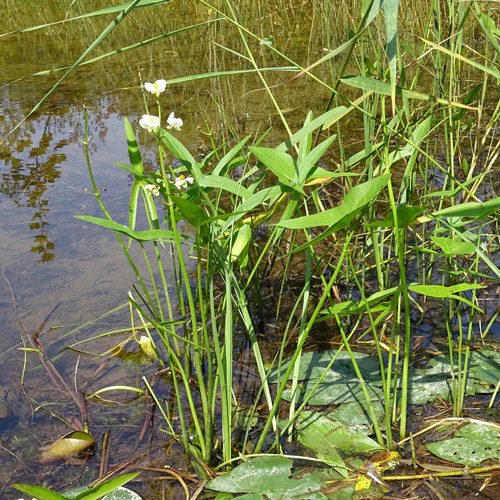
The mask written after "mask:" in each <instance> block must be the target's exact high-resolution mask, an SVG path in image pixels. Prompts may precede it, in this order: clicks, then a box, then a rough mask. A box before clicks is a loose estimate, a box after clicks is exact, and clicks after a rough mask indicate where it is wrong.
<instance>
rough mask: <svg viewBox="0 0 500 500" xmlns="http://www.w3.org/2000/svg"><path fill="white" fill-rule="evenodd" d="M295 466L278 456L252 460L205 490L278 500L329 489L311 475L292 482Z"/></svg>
mask: <svg viewBox="0 0 500 500" xmlns="http://www.w3.org/2000/svg"><path fill="white" fill-rule="evenodd" d="M292 465H293V462H292V460H290V459H289V458H285V457H282V456H279V455H274V456H273V455H271V456H264V457H257V458H252V459H251V460H249V461H248V462H243V463H242V464H241V465H238V467H235V468H234V469H233V470H232V471H230V472H228V473H226V474H223V475H222V476H218V477H216V478H215V479H212V480H211V481H209V482H208V483H207V485H206V488H208V489H210V490H215V491H222V492H227V493H263V494H265V495H266V497H267V498H269V499H271V500H278V499H280V498H281V499H283V498H290V499H291V498H303V499H306V498H310V497H309V496H308V494H309V493H312V492H319V491H320V490H321V489H322V488H324V487H325V486H326V485H325V483H323V482H322V481H321V480H320V479H319V478H318V477H316V476H314V475H312V474H306V475H304V476H302V477H301V478H300V479H290V475H291V468H292ZM270 479H271V480H270ZM315 498H324V499H325V500H326V498H327V497H325V496H324V495H323V496H321V497H315Z"/></svg>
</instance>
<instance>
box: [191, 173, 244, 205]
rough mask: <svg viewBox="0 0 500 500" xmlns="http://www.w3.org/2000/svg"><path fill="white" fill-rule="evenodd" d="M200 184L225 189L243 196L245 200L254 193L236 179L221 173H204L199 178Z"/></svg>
mask: <svg viewBox="0 0 500 500" xmlns="http://www.w3.org/2000/svg"><path fill="white" fill-rule="evenodd" d="M199 185H200V186H202V187H213V188H219V189H223V190H224V191H227V192H229V193H233V194H235V195H236V196H241V197H242V198H243V199H244V200H246V199H248V198H250V197H251V196H252V193H251V192H250V191H248V189H246V188H245V187H244V186H243V185H242V184H240V183H239V182H236V181H234V180H233V179H228V178H227V177H222V176H219V175H214V174H209V175H204V176H202V177H201V178H200V179H199Z"/></svg>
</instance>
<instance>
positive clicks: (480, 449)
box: [426, 422, 500, 466]
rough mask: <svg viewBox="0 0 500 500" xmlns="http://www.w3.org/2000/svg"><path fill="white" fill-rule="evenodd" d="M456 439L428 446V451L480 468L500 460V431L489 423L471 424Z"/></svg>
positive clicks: (449, 459) (463, 428)
mask: <svg viewBox="0 0 500 500" xmlns="http://www.w3.org/2000/svg"><path fill="white" fill-rule="evenodd" d="M455 436H456V437H453V438H450V439H444V440H442V441H436V442H434V443H429V444H427V445H426V447H427V449H428V450H429V451H430V452H432V453H434V455H437V456H438V457H440V458H442V459H444V460H448V461H449V462H453V463H457V464H462V465H468V466H479V465H481V463H482V462H484V461H486V460H492V459H493V460H497V461H498V460H500V429H499V428H498V427H497V426H495V425H490V424H489V423H488V422H484V424H483V423H479V422H471V423H469V424H468V425H466V426H464V427H462V428H461V429H460V430H458V431H457V432H456V434H455Z"/></svg>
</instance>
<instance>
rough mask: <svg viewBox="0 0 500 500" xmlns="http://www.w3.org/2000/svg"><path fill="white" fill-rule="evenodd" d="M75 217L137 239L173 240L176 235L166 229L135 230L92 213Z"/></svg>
mask: <svg viewBox="0 0 500 500" xmlns="http://www.w3.org/2000/svg"><path fill="white" fill-rule="evenodd" d="M75 217H76V218H77V219H81V220H84V221H86V222H91V223H92V224H97V225H98V226H102V227H105V228H108V229H112V230H113V231H118V232H119V233H122V234H125V235H126V236H129V237H130V238H132V239H134V240H137V241H158V240H171V239H172V238H173V237H174V233H173V232H172V231H168V230H166V229H149V230H146V231H134V230H132V229H130V228H129V227H128V226H125V225H123V224H119V223H118V222H114V221H111V220H109V219H101V218H100V217H93V216H91V215H75Z"/></svg>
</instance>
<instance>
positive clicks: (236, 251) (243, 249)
mask: <svg viewBox="0 0 500 500" xmlns="http://www.w3.org/2000/svg"><path fill="white" fill-rule="evenodd" d="M251 238H252V229H251V228H250V226H249V225H248V224H243V225H242V226H241V227H240V229H239V230H238V234H237V236H236V240H235V241H234V243H233V246H232V247H231V260H232V261H234V260H236V259H238V260H239V262H240V266H241V267H245V266H246V265H247V262H248V247H249V245H250V240H251Z"/></svg>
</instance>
